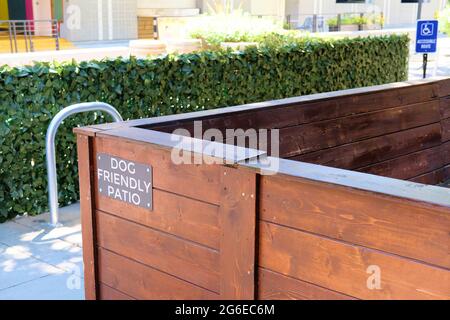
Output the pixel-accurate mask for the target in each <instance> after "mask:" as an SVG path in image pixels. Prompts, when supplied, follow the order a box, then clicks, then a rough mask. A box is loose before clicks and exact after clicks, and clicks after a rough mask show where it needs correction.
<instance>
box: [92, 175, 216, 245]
mask: <svg viewBox="0 0 450 320" xmlns="http://www.w3.org/2000/svg"><path fill="white" fill-rule="evenodd" d="M95 189H96V190H97V189H98V187H97V180H96V184H95ZM96 197H97V198H96V203H97V209H99V210H100V211H104V212H108V213H111V214H113V215H116V216H119V217H122V218H124V219H128V220H131V221H135V222H137V223H140V224H143V225H146V226H149V227H152V228H155V229H158V230H162V231H164V232H167V233H170V234H174V235H177V236H179V237H182V238H185V239H188V240H191V241H194V242H198V243H200V244H203V245H205V246H208V247H211V248H215V249H219V244H220V230H219V207H218V206H217V205H212V204H209V203H205V202H201V201H198V200H194V199H190V198H186V197H182V196H178V195H176V194H173V193H169V192H166V191H161V190H158V189H154V190H153V210H152V211H149V210H147V209H145V208H141V207H137V206H133V205H131V204H128V203H126V202H121V201H118V200H114V199H111V198H106V197H104V196H101V195H99V194H98V193H97V194H96Z"/></svg>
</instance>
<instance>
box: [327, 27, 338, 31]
mask: <svg viewBox="0 0 450 320" xmlns="http://www.w3.org/2000/svg"><path fill="white" fill-rule="evenodd" d="M328 31H330V32H336V31H339V28H338V26H328Z"/></svg>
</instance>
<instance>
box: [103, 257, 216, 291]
mask: <svg viewBox="0 0 450 320" xmlns="http://www.w3.org/2000/svg"><path fill="white" fill-rule="evenodd" d="M182 267H183V266H180V268H182ZM99 279H100V281H101V282H102V283H105V284H107V285H108V286H110V287H113V288H115V289H117V290H119V291H121V292H123V293H125V294H127V295H130V296H132V297H135V298H136V299H139V300H144V299H145V300H181V299H182V300H197V299H199V300H203V299H218V297H219V295H218V294H216V293H214V292H211V291H208V290H205V289H203V288H200V287H198V286H195V285H193V284H191V283H189V282H186V281H183V280H181V279H178V278H176V277H173V276H171V275H168V274H166V273H163V272H161V271H158V270H155V269H153V268H150V267H148V266H146V265H143V264H141V263H138V262H136V261H133V260H130V259H127V258H125V257H122V256H120V255H117V254H115V253H113V252H110V251H107V250H104V249H101V248H100V249H99Z"/></svg>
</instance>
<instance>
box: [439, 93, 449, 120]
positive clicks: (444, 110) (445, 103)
mask: <svg viewBox="0 0 450 320" xmlns="http://www.w3.org/2000/svg"><path fill="white" fill-rule="evenodd" d="M439 105H440V109H441V119H447V118H450V96H449V97H445V98H441V99H439Z"/></svg>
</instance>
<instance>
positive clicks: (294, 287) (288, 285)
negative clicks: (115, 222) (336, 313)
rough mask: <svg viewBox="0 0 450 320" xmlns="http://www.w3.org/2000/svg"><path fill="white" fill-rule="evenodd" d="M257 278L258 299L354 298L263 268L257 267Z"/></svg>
mask: <svg viewBox="0 0 450 320" xmlns="http://www.w3.org/2000/svg"><path fill="white" fill-rule="evenodd" d="M258 280H259V281H258V299H260V300H355V298H353V297H350V296H346V295H344V294H342V293H339V292H335V291H332V290H329V289H325V288H322V287H319V286H316V285H314V284H311V283H308V282H305V281H301V280H298V279H295V278H291V277H288V276H285V275H282V274H280V273H276V272H273V271H270V270H266V269H263V268H259V269H258Z"/></svg>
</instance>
